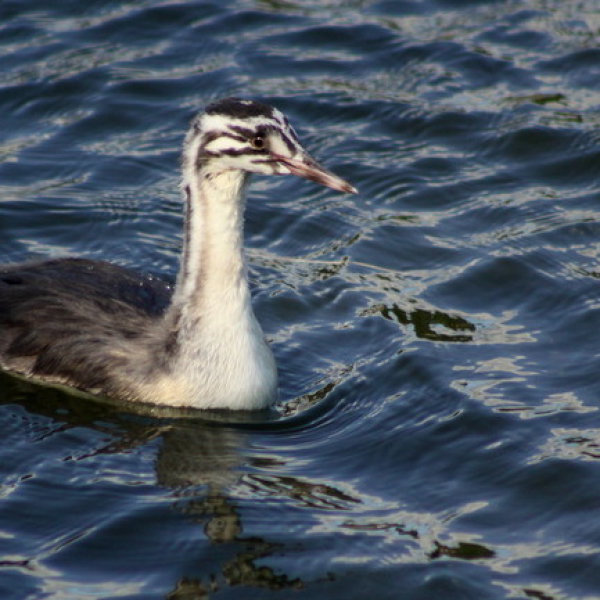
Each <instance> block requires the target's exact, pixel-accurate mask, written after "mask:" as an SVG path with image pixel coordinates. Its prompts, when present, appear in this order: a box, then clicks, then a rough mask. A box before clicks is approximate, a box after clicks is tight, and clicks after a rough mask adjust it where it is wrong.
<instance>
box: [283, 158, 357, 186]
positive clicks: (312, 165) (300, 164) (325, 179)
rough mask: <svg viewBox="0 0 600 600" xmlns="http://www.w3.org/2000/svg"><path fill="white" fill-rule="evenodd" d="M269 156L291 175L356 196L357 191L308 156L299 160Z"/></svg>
mask: <svg viewBox="0 0 600 600" xmlns="http://www.w3.org/2000/svg"><path fill="white" fill-rule="evenodd" d="M271 156H272V158H273V159H274V160H276V161H277V162H278V163H281V164H282V165H285V166H286V167H287V168H288V169H289V170H290V172H291V173H292V174H293V175H297V176H298V177H303V178H304V179H310V180H311V181H314V182H316V183H320V184H321V185H325V186H327V187H330V188H332V189H334V190H337V191H338V192H345V193H347V194H358V190H357V189H356V188H355V187H354V186H353V185H350V184H349V183H348V182H347V181H345V180H344V179H342V178H341V177H338V176H337V175H334V174H333V173H332V172H331V171H328V170H327V169H325V168H324V167H322V166H321V165H320V164H319V163H318V162H317V161H316V160H315V159H314V158H312V157H311V156H309V155H308V154H305V155H304V156H303V157H302V158H299V159H298V158H287V157H286V156H282V155H281V154H275V153H272V154H271Z"/></svg>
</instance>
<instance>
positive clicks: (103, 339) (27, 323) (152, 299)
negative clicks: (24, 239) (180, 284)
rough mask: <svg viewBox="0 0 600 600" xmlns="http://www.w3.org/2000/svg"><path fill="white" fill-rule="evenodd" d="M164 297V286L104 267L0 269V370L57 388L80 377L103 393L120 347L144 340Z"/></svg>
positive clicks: (85, 263) (50, 264)
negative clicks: (51, 383) (38, 379)
mask: <svg viewBox="0 0 600 600" xmlns="http://www.w3.org/2000/svg"><path fill="white" fill-rule="evenodd" d="M170 297H171V288H170V286H169V285H168V284H167V283H165V282H164V281H162V280H160V279H157V278H151V277H143V276H140V275H138V274H137V273H135V272H133V271H129V270H128V269H124V268H122V267H119V266H116V265H113V264H110V263H106V262H97V261H90V260H85V259H75V258H70V259H59V260H51V261H44V262H37V263H30V264H24V265H23V264H21V265H16V266H10V265H8V266H3V267H2V268H0V330H1V331H2V336H1V338H0V365H2V366H3V367H4V368H8V369H11V370H15V371H17V372H21V373H27V374H34V375H39V376H42V377H44V378H46V379H55V380H56V381H57V382H60V381H63V380H64V381H71V380H73V379H75V380H76V374H77V373H78V372H81V371H82V370H83V371H84V372H86V374H87V378H88V379H87V381H86V388H89V389H93V388H100V389H105V388H106V387H107V386H108V387H110V386H109V385H108V382H109V380H110V377H111V375H110V373H109V371H108V370H107V368H108V367H109V366H112V367H113V368H114V363H115V351H114V350H115V348H116V347H118V346H119V341H126V340H134V339H140V338H141V337H143V336H144V335H147V333H148V331H149V330H150V329H152V328H153V327H156V323H157V321H159V320H160V318H161V316H162V315H163V313H164V311H165V310H166V308H167V306H168V304H169V300H170ZM108 358H110V360H107V359H108Z"/></svg>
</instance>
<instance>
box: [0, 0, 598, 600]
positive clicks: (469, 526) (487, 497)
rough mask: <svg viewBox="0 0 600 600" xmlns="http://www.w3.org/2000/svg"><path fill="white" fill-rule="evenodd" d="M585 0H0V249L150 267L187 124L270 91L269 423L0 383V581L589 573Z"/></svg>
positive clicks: (521, 590) (109, 589)
mask: <svg viewBox="0 0 600 600" xmlns="http://www.w3.org/2000/svg"><path fill="white" fill-rule="evenodd" d="M598 14H599V13H598V4H597V2H596V1H595V0H580V1H578V2H565V1H563V0H520V1H519V0H515V1H498V2H483V1H480V2H464V1H461V0H455V1H451V0H438V1H433V0H432V1H422V2H417V1H403V2H400V1H399V2H394V1H381V2H376V1H366V0H365V1H362V2H356V1H355V2H341V1H335V0H332V1H330V2H314V1H313V2H310V1H307V2H266V1H259V0H254V1H251V0H244V1H241V2H216V1H214V2H180V3H174V2H164V3H155V2H150V1H146V2H143V1H140V2H134V1H125V0H114V1H109V2H106V1H102V2H100V1H86V2H75V1H72V2H69V1H66V0H59V1H58V2H47V1H44V2H42V1H38V0H19V1H18V0H12V1H11V0H3V1H2V3H1V4H0V160H1V163H0V257H1V261H2V262H14V261H19V260H25V259H29V258H32V257H48V256H64V255H78V256H85V257H89V258H95V259H107V260H111V261H114V262H116V263H118V264H120V265H124V266H128V267H133V268H136V269H138V270H140V271H143V272H147V273H153V274H157V275H161V276H173V274H174V273H175V270H176V267H177V260H178V253H179V248H180V241H181V235H180V228H181V216H180V212H181V205H180V196H179V192H178V189H177V185H178V177H179V175H178V156H179V151H180V146H181V143H182V138H183V135H184V132H185V129H186V127H187V124H188V122H189V120H190V119H191V117H192V116H193V115H194V113H195V112H196V111H198V110H199V109H200V108H201V107H203V106H204V105H205V104H206V103H208V102H210V101H212V100H214V99H216V98H218V97H222V96H226V95H239V96H248V97H252V98H257V99H261V100H263V101H267V102H270V103H273V104H275V105H276V106H278V107H279V108H281V109H282V110H284V111H285V112H286V113H287V114H288V116H289V117H290V119H291V120H292V122H293V123H294V124H295V125H296V126H297V129H298V130H299V133H300V136H301V138H302V139H303V141H304V142H305V143H306V145H307V147H308V148H309V149H310V150H311V151H312V152H313V153H314V154H315V155H316V156H318V157H319V158H320V159H322V161H323V162H324V163H325V164H327V166H328V167H330V168H332V169H333V170H335V171H336V172H338V173H339V174H340V175H342V176H344V177H347V178H348V179H350V180H351V181H352V182H353V183H354V184H355V185H356V186H357V187H359V189H360V191H361V193H360V195H359V196H353V197H350V196H342V195H339V194H336V193H335V192H332V191H331V190H327V189H325V188H320V187H318V186H316V185H314V184H312V183H310V182H305V181H301V180H298V179H295V178H270V179H268V178H256V179H255V180H254V184H253V186H252V190H251V194H250V199H249V203H248V211H247V226H246V232H247V245H248V249H249V250H248V255H249V266H250V273H251V279H252V285H253V289H254V296H255V306H256V311H257V313H258V315H259V318H260V320H261V322H262V324H263V327H264V329H265V331H266V333H267V335H268V337H269V340H270V341H271V343H272V345H273V348H274V351H275V354H276V357H277V361H278V364H279V368H280V378H281V389H280V401H279V403H278V404H277V406H276V414H275V415H274V416H273V417H271V418H267V417H265V416H262V417H256V418H252V417H251V416H250V415H238V416H237V417H236V421H237V422H236V423H227V422H223V421H217V422H213V421H208V420H206V419H204V418H202V416H201V415H188V417H187V418H183V417H182V416H179V417H177V416H173V415H171V416H170V415H164V414H155V415H149V414H137V415H136V414H131V413H130V412H128V410H126V409H125V408H123V407H119V406H112V405H110V404H105V403H96V402H91V401H86V400H82V399H78V398H74V397H72V396H70V395H69V394H66V393H64V392H62V391H60V390H55V389H45V388H42V387H37V386H34V385H31V384H28V383H26V382H23V381H20V380H16V379H14V378H12V377H9V376H6V375H2V376H0V427H1V431H2V436H1V439H0V597H1V598H3V599H6V600H12V599H19V600H20V599H28V600H29V599H42V598H43V599H46V598H50V599H53V600H75V599H77V600H79V599H91V598H98V599H100V598H127V599H134V598H135V599H140V600H141V599H143V600H149V599H168V600H190V599H202V598H219V599H220V598H236V599H237V598H244V599H246V598H260V599H264V598H299V599H300V598H310V599H311V600H314V599H315V598H327V599H334V598H335V599H337V598H340V599H341V598H344V599H346V598H359V599H362V598H366V599H375V598H395V599H396V598H402V599H411V600H412V599H420V600H421V599H423V600H430V599H435V600H437V599H443V600H454V599H467V598H469V599H470V598H472V599H477V600H481V599H482V598H485V599H497V598H517V599H523V600H526V599H529V598H535V599H539V600H564V599H569V600H572V599H586V600H588V599H592V598H599V597H600V413H599V411H598V409H599V407H600V376H599V373H600V354H599V351H598V348H599V343H598V335H599V333H598V332H599V330H600V281H599V278H600V266H599V265H600V261H599V257H600V209H599V205H600V134H599V133H598V131H599V125H600V117H599V114H600V112H599V109H600V83H599V82H600V50H599V49H598V41H599V35H600V20H599V16H598Z"/></svg>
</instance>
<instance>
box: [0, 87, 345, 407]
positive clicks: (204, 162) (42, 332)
mask: <svg viewBox="0 0 600 600" xmlns="http://www.w3.org/2000/svg"><path fill="white" fill-rule="evenodd" d="M250 173H260V174H263V175H285V174H293V175H297V176H299V177H304V178H306V179H310V180H312V181H315V182H317V183H320V184H322V185H325V186H328V187H330V188H333V189H335V190H338V191H340V192H347V193H356V189H355V188H354V187H352V186H351V185H350V184H349V183H347V182H346V181H344V180H343V179H341V178H339V177H337V176H336V175H334V174H333V173H331V172H329V171H327V170H326V169H324V168H323V167H322V166H320V165H319V164H318V163H317V162H316V161H315V160H314V159H313V158H312V157H311V156H310V155H309V154H308V153H307V151H306V150H305V149H304V148H303V147H302V145H301V144H300V142H299V141H298V138H297V136H296V133H295V132H294V130H293V128H292V127H291V126H290V124H289V122H288V120H287V118H286V117H285V116H284V115H283V114H282V113H281V112H280V111H279V110H277V109H276V108H272V107H270V106H267V105H266V104H262V103H260V102H255V101H252V100H240V99H238V98H226V99H224V100H220V101H218V102H215V103H213V104H210V105H209V106H208V107H207V108H206V110H205V111H204V112H203V113H201V114H199V115H198V116H197V117H196V118H195V119H194V120H193V121H192V124H191V127H190V129H189V131H188V133H187V136H186V138H185V143H184V148H183V160H182V185H181V187H182V190H183V198H184V202H185V220H184V222H185V227H184V238H183V252H182V257H181V264H180V268H179V273H178V276H177V280H176V284H175V288H174V290H173V291H172V292H171V288H170V287H169V286H168V285H167V284H166V283H164V282H161V281H159V280H157V279H153V278H150V277H144V276H140V275H138V274H136V273H135V272H133V271H131V270H129V269H125V268H122V267H119V266H116V265H113V264H110V263H107V262H101V261H92V260H86V259H76V258H64V259H57V260H47V261H43V262H36V263H30V264H23V265H7V266H3V267H0V367H1V368H3V369H5V370H7V371H12V372H14V373H18V374H21V375H25V376H27V377H32V378H34V379H37V380H40V381H43V382H47V383H50V384H60V385H67V386H70V387H73V388H76V389H78V390H82V391H84V392H87V393H90V394H93V395H98V396H104V397H109V398H113V399H117V400H126V401H133V402H145V403H151V404H160V405H167V406H177V407H193V408H205V409H208V408H225V409H243V410H252V409H260V408H265V407H267V406H268V405H269V404H270V403H272V402H273V401H274V399H275V397H276V393H277V369H276V366H275V360H274V358H273V355H272V353H271V350H270V348H269V347H268V345H267V343H266V342H265V340H264V336H263V332H262V330H261V328H260V325H259V324H258V321H257V320H256V317H255V316H254V312H253V311H252V306H251V298H250V291H249V289H248V281H247V275H246V268H245V264H244V257H243V213H244V192H245V188H246V184H247V181H248V175H249V174H250Z"/></svg>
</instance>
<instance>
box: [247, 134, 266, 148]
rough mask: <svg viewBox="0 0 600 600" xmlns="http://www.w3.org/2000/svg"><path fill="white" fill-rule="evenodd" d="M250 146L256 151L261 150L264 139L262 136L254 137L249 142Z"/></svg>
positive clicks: (263, 145)
mask: <svg viewBox="0 0 600 600" xmlns="http://www.w3.org/2000/svg"><path fill="white" fill-rule="evenodd" d="M250 144H251V146H252V147H253V148H255V149H256V150H263V149H264V147H265V138H264V137H263V136H262V135H256V136H254V137H253V138H252V139H251V140H250Z"/></svg>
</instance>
